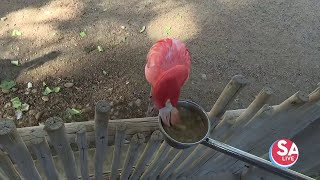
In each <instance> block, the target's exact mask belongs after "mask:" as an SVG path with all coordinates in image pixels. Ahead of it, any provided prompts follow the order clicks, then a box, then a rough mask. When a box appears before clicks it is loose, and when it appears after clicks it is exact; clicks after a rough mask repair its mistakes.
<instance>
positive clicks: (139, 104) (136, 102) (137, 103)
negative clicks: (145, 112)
mask: <svg viewBox="0 0 320 180" xmlns="http://www.w3.org/2000/svg"><path fill="white" fill-rule="evenodd" d="M134 103H135V104H136V106H138V107H139V106H141V99H137V100H136V101H135V102H134Z"/></svg>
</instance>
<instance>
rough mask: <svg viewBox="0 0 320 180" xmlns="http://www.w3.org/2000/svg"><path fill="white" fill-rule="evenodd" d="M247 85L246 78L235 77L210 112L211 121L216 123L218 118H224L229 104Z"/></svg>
mask: <svg viewBox="0 0 320 180" xmlns="http://www.w3.org/2000/svg"><path fill="white" fill-rule="evenodd" d="M247 84H248V80H247V79H246V78H245V77H244V76H242V75H235V76H233V77H232V78H231V80H230V81H229V83H228V84H227V86H226V87H225V88H224V90H223V91H222V93H221V95H220V96H219V98H218V100H217V101H216V103H215V104H214V105H213V107H212V109H211V110H210V112H209V114H208V115H209V118H210V120H211V121H216V117H220V116H222V115H223V113H224V112H225V110H226V107H227V106H228V104H229V103H230V102H232V101H233V100H234V98H235V97H236V95H237V94H238V93H239V91H240V90H241V89H242V88H243V87H244V86H245V85H247ZM214 124H215V122H214Z"/></svg>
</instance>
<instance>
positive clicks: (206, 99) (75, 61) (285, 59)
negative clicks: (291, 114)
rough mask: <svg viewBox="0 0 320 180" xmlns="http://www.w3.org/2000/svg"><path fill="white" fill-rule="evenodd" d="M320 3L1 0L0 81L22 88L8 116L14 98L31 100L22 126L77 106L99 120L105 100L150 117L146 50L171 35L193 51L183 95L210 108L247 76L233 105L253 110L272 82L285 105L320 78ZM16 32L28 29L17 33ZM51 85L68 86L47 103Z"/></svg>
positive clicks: (118, 111)
mask: <svg viewBox="0 0 320 180" xmlns="http://www.w3.org/2000/svg"><path fill="white" fill-rule="evenodd" d="M319 9H320V2H319V1H318V0H306V1H299V0H280V1H279V0H277V1H273V0H270V1H263V0H260V1H259V0H239V1H235V0H210V1H198V2H197V3H196V2H195V1H189V0H184V1H177V0H169V1H164V0H162V1H151V0H143V1H138V0H132V1H110V0H104V1H102V0H95V1H93V0H92V1H91V0H68V1H65V0H54V1H53V0H42V1H37V0H19V1H18V0H14V1H9V0H2V1H1V2H0V17H6V19H2V21H0V79H1V80H5V79H9V80H15V81H16V82H17V83H18V84H17V88H18V90H16V91H15V92H13V91H11V92H9V93H6V94H5V93H2V94H1V97H0V117H8V116H13V112H14V111H13V109H12V108H10V107H8V104H7V103H8V102H10V100H11V99H12V98H14V97H19V98H20V99H21V101H22V102H24V103H28V104H30V110H29V111H28V112H26V113H25V114H24V116H23V119H22V120H19V121H18V122H17V124H18V125H19V126H30V125H36V124H38V122H41V121H45V120H46V118H48V117H49V116H53V115H58V116H63V114H64V112H65V110H66V108H72V107H74V108H76V109H79V110H80V109H85V112H84V113H82V115H80V116H79V117H77V118H76V119H75V120H85V119H88V118H92V117H93V113H92V107H93V105H94V103H95V102H97V101H98V100H101V99H106V100H108V101H110V102H112V104H113V110H112V118H113V119H116V118H130V117H142V116H145V111H146V109H147V99H148V96H149V86H148V84H147V82H146V80H145V78H144V64H145V57H146V55H147V52H148V50H149V48H150V47H151V45H152V44H153V43H154V42H155V41H157V40H158V39H160V38H164V37H176V38H179V39H181V40H183V41H184V42H185V43H186V44H187V46H188V48H189V50H190V52H191V54H192V61H193V62H192V63H193V64H192V73H191V77H190V80H189V81H188V83H187V84H186V85H185V87H184V88H183V92H182V95H181V98H183V99H191V100H194V101H195V102H197V103H199V104H200V105H202V106H203V107H204V108H205V109H206V110H209V109H210V107H211V106H212V105H213V103H214V102H215V100H216V99H217V97H218V96H219V94H220V93H221V92H222V90H223V88H224V86H225V85H226V84H227V83H228V81H229V80H230V78H231V77H232V76H233V75H236V74H242V75H244V76H246V77H247V78H248V79H249V80H250V82H251V84H250V85H248V86H247V87H246V88H245V89H244V90H243V91H242V92H241V93H240V94H239V96H238V97H237V98H236V100H235V101H234V102H233V103H232V105H231V107H230V108H231V109H236V108H245V107H247V106H248V104H249V103H250V102H251V101H252V100H253V99H254V96H255V95H256V94H257V93H258V92H259V91H260V90H261V89H262V88H263V87H264V86H271V87H272V88H273V89H274V91H275V96H274V97H273V99H271V100H270V104H276V103H279V102H281V101H283V100H284V99H285V98H287V97H289V96H291V95H292V94H293V93H295V92H297V91H299V90H302V91H306V92H311V91H312V90H313V89H314V88H315V87H316V84H317V83H318V82H319V77H320V76H319V75H320V71H319V67H320V60H319V57H320V11H319ZM143 26H146V29H145V31H144V32H140V30H141V28H142V27H143ZM13 30H18V31H20V32H21V33H22V35H21V36H16V37H13V36H12V32H13ZM82 31H84V32H86V36H85V37H81V36H80V35H79V33H80V32H82ZM97 46H101V47H102V48H103V49H104V51H103V52H99V51H98V49H97ZM12 60H18V61H19V63H20V66H14V65H13V64H11V63H10V61H12ZM28 82H32V83H33V87H32V88H31V89H30V90H29V91H30V92H29V94H28V93H26V92H27V90H26V87H27V83H28ZM43 82H45V83H46V84H47V85H48V86H49V87H56V86H59V87H61V91H60V92H59V93H52V94H50V95H49V96H48V97H49V100H48V101H47V102H44V101H43V100H42V93H43V91H44V87H43ZM70 82H72V83H74V85H73V86H72V87H69V88H65V87H64V84H65V83H70ZM33 89H36V90H33ZM32 90H33V91H32ZM35 91H36V92H35ZM140 101H141V103H140ZM6 104H7V106H6V107H5V105H6ZM37 114H38V116H37V118H36V117H35V116H36V115H37ZM40 115H42V116H40ZM66 121H67V120H66Z"/></svg>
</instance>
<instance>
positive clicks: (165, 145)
mask: <svg viewBox="0 0 320 180" xmlns="http://www.w3.org/2000/svg"><path fill="white" fill-rule="evenodd" d="M169 150H170V145H168V143H167V142H166V141H163V142H162V144H161V146H160V148H159V151H158V152H157V155H156V156H155V157H154V158H153V160H152V162H151V164H150V165H149V167H147V168H146V170H145V171H144V172H143V173H142V175H141V177H140V180H146V179H148V178H149V177H150V175H151V174H152V172H153V170H154V169H155V168H156V167H157V165H158V162H159V161H161V160H162V159H163V158H164V157H166V156H167V154H168V152H169Z"/></svg>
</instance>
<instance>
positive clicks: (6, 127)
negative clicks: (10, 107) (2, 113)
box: [0, 119, 16, 135]
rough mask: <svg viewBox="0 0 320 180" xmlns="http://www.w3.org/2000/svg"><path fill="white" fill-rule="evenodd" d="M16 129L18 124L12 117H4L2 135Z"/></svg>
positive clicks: (1, 128) (1, 122) (0, 132)
mask: <svg viewBox="0 0 320 180" xmlns="http://www.w3.org/2000/svg"><path fill="white" fill-rule="evenodd" d="M14 129H16V125H15V124H14V122H13V120H11V119H3V120H1V121H0V135H6V134H10V133H12V131H13V130H14Z"/></svg>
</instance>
